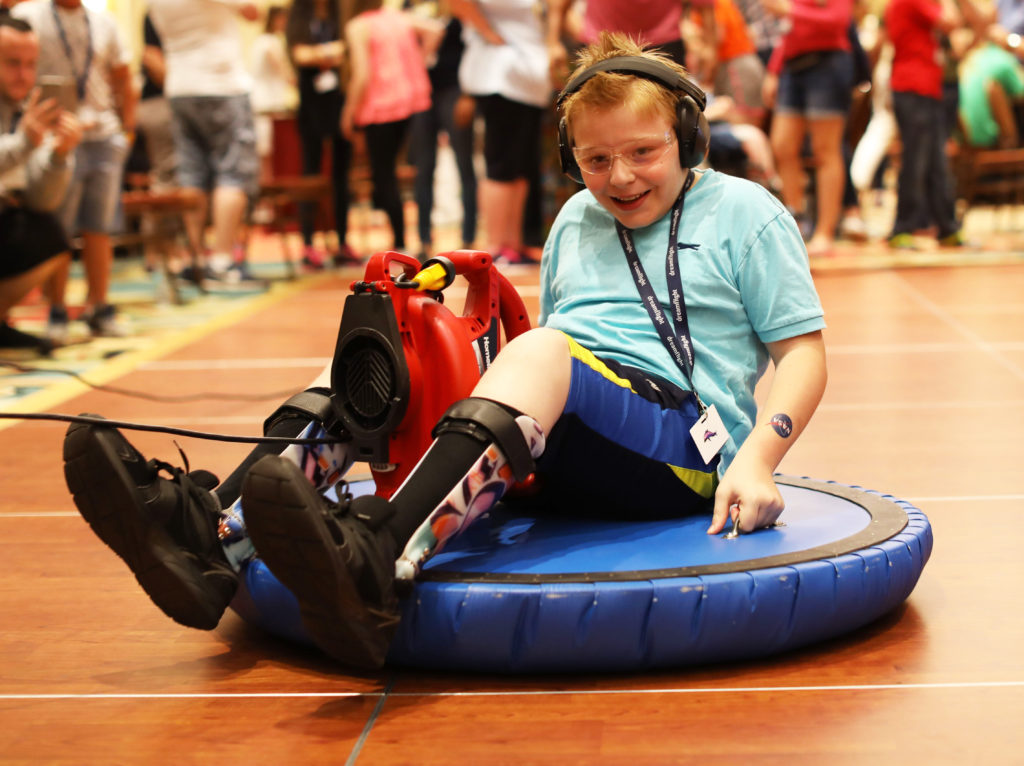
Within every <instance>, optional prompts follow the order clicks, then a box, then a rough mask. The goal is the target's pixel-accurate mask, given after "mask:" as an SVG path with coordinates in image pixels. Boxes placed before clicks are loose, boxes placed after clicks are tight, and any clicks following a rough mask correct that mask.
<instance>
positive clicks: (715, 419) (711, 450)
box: [690, 404, 729, 464]
mask: <svg viewBox="0 0 1024 766" xmlns="http://www.w3.org/2000/svg"><path fill="white" fill-rule="evenodd" d="M690 436H691V437H693V443H694V444H696V445H697V451H698V452H700V456H701V457H702V458H704V462H705V464H707V463H710V462H711V461H712V460H714V458H715V455H717V454H718V453H719V452H721V450H722V447H724V446H725V443H726V442H727V441H729V432H728V431H726V430H725V425H724V424H723V423H722V417H721V415H719V414H718V410H716V409H715V405H713V404H712V405H711V406H710V407H708V408H707V409H706V410H704V414H703V415H701V416H700V417H699V418H698V419H697V422H696V423H694V424H693V428H691V429H690Z"/></svg>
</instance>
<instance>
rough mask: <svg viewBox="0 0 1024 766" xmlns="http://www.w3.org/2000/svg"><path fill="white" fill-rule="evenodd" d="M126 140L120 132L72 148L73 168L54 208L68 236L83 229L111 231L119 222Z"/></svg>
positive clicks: (88, 230) (111, 232)
mask: <svg viewBox="0 0 1024 766" xmlns="http://www.w3.org/2000/svg"><path fill="white" fill-rule="evenodd" d="M127 156H128V139H127V138H125V136H124V135H123V134H121V133H118V134H117V135H114V136H110V137H109V138H101V139H98V140H96V141H83V142H82V143H80V144H79V145H78V148H77V149H75V171H74V175H73V176H72V178H71V183H70V184H69V185H68V190H67V192H66V193H65V194H64V200H63V202H61V204H60V208H59V209H58V210H57V218H58V219H59V220H60V222H61V225H62V226H63V227H64V231H65V233H66V234H67V236H68V237H69V238H74V237H76V236H78V234H80V233H81V232H83V231H87V232H90V233H92V234H113V233H114V230H115V229H116V228H117V226H118V225H119V221H118V216H117V210H118V203H119V202H120V200H121V182H122V179H123V178H124V162H125V158H126V157H127Z"/></svg>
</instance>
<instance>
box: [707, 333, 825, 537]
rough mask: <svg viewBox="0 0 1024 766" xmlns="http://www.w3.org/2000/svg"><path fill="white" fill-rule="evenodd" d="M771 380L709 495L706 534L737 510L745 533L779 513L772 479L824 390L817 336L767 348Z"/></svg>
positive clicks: (821, 344) (821, 351) (821, 349)
mask: <svg viewBox="0 0 1024 766" xmlns="http://www.w3.org/2000/svg"><path fill="white" fill-rule="evenodd" d="M768 352H769V353H770V354H771V357H772V361H773V362H774V363H775V377H774V379H773V380H772V385H771V389H770V390H769V391H768V397H767V399H766V400H765V403H764V406H763V407H762V408H761V411H762V413H764V414H763V415H762V416H761V417H760V419H759V420H758V422H757V423H756V424H755V426H754V429H753V430H752V431H751V432H750V435H749V436H748V437H747V439H746V440H745V441H744V442H743V444H742V445H741V446H740V449H739V451H738V452H737V453H736V457H735V458H733V461H732V463H731V464H730V465H729V468H728V469H727V470H726V472H725V475H724V476H723V477H722V482H721V484H719V485H718V490H717V491H716V492H715V510H714V516H713V517H712V519H711V526H710V527H708V534H711V535H713V534H718V533H719V532H721V531H722V530H723V529H725V526H726V523H727V522H728V521H729V519H730V517H731V516H732V515H733V514H732V508H733V507H734V506H737V505H738V506H739V515H740V528H741V529H742V530H744V531H746V532H750V531H752V530H754V529H757V528H758V527H764V526H767V525H769V524H771V523H773V522H774V521H775V520H776V519H777V518H778V517H779V514H780V513H782V510H783V508H784V504H783V501H782V495H781V494H780V493H779V490H778V487H776V486H775V480H774V479H773V478H772V475H773V474H774V473H775V469H776V468H777V467H778V465H779V463H780V462H781V461H782V458H783V456H785V454H786V452H787V451H788V450H789V448H790V447H791V446H793V443H794V442H795V441H796V440H797V438H798V437H799V436H800V434H801V433H802V432H803V430H804V428H805V427H806V425H807V423H808V421H809V420H810V419H811V415H813V414H814V410H815V409H816V408H817V406H818V402H819V401H820V400H821V395H822V393H823V392H824V390H825V381H826V379H827V376H828V374H827V372H826V368H825V343H824V341H823V339H822V335H821V332H820V331H816V332H811V333H806V334H804V335H797V336H795V337H793V338H787V339H785V340H780V341H775V342H772V343H769V344H768Z"/></svg>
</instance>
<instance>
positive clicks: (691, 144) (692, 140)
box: [677, 96, 711, 168]
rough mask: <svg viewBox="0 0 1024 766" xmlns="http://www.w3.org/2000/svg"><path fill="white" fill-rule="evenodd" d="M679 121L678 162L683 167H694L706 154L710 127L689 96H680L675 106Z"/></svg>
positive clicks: (702, 111) (709, 139)
mask: <svg viewBox="0 0 1024 766" xmlns="http://www.w3.org/2000/svg"><path fill="white" fill-rule="evenodd" d="M677 119H678V122H679V132H678V133H677V138H678V140H679V164H680V165H681V166H682V167H684V168H695V167H697V166H698V165H700V164H701V163H702V162H703V161H704V158H705V157H706V156H707V154H708V144H709V143H710V141H711V129H710V128H709V127H708V118H707V117H705V116H704V110H702V109H701V108H700V107H699V106H698V105H697V102H696V101H694V100H693V98H691V97H690V96H682V97H681V98H680V99H679V105H678V107H677Z"/></svg>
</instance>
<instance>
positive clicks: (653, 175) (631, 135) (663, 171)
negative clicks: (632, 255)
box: [572, 106, 686, 229]
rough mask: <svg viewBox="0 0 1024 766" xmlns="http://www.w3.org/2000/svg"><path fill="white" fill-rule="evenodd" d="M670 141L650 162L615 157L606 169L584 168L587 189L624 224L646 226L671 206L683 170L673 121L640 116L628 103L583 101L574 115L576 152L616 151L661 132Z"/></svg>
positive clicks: (679, 189)
mask: <svg viewBox="0 0 1024 766" xmlns="http://www.w3.org/2000/svg"><path fill="white" fill-rule="evenodd" d="M666 133H668V134H669V136H671V146H669V147H667V151H665V152H664V154H662V156H661V157H660V158H659V159H657V160H656V161H654V162H651V163H650V164H648V165H644V166H642V167H633V166H631V165H630V164H629V163H628V162H626V161H624V160H623V159H622V157H615V159H614V160H613V162H612V166H611V169H610V170H609V171H608V172H607V173H604V174H599V175H595V174H591V173H583V182H584V184H586V187H587V188H588V189H589V190H590V192H591V193H592V194H593V195H594V197H596V198H597V201H598V202H600V203H601V206H602V207H603V208H604V209H605V210H607V211H608V212H609V213H611V214H612V215H613V216H615V218H616V219H617V220H618V221H619V223H621V224H622V225H623V226H625V227H626V228H627V229H639V228H642V227H644V226H648V225H650V224H652V223H654V222H655V221H657V220H658V219H659V218H661V217H662V216H663V215H665V213H667V212H668V211H669V210H671V209H672V205H673V204H674V203H675V201H676V199H677V198H678V197H679V192H680V191H682V188H683V182H684V181H685V180H686V174H685V173H684V172H683V169H682V167H680V165H679V149H678V146H677V145H676V143H677V142H676V139H675V131H674V130H673V127H672V123H671V122H670V121H669V120H667V119H665V118H664V117H662V116H660V115H652V116H648V117H641V116H638V115H637V113H636V111H635V110H634V109H633V108H631V107H629V106H617V107H613V108H611V109H600V110H595V109H591V108H587V107H584V108H582V109H580V110H579V112H578V113H577V114H576V115H574V116H573V122H572V135H573V143H574V147H575V149H576V151H577V152H582V153H586V152H591V151H593V150H594V149H598V151H601V152H602V153H604V151H605V150H607V152H610V153H612V154H618V153H619V152H621V151H623V150H624V149H627V148H629V147H630V146H631V145H636V142H644V141H645V140H646V141H647V143H649V144H652V145H653V142H654V141H655V140H657V139H662V138H663V137H664V136H665V134H666Z"/></svg>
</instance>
